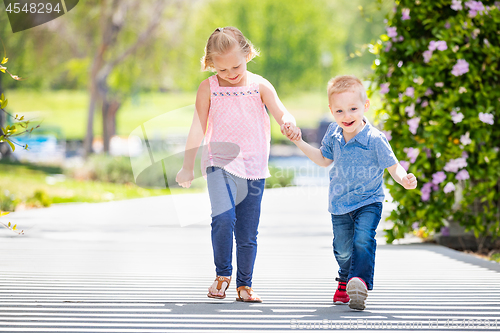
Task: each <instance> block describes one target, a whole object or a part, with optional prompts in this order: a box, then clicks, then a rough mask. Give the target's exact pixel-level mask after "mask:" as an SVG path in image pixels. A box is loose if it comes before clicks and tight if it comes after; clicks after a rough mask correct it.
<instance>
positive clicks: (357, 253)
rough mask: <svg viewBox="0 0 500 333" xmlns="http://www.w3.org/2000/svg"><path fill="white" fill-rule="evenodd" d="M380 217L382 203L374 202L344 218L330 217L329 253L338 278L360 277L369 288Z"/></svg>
mask: <svg viewBox="0 0 500 333" xmlns="http://www.w3.org/2000/svg"><path fill="white" fill-rule="evenodd" d="M381 215H382V203H381V202H375V203H372V204H369V205H366V206H363V207H360V208H358V209H356V210H354V211H352V212H350V213H347V214H344V215H332V225H333V253H334V254H335V259H337V263H338V264H339V267H340V268H339V279H340V280H341V281H349V280H350V279H351V278H353V277H360V278H362V279H363V280H364V281H365V283H366V285H367V287H368V290H372V289H373V271H374V268H375V249H376V247H377V243H376V241H375V230H376V229H377V226H378V223H379V222H380V217H381Z"/></svg>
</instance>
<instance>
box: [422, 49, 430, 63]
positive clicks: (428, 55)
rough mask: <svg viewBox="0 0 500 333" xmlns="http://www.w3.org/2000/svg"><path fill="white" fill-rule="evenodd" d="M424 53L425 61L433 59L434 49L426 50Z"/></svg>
mask: <svg viewBox="0 0 500 333" xmlns="http://www.w3.org/2000/svg"><path fill="white" fill-rule="evenodd" d="M422 55H423V56H424V62H425V63H428V62H429V61H431V57H432V51H430V50H427V51H424V53H422Z"/></svg>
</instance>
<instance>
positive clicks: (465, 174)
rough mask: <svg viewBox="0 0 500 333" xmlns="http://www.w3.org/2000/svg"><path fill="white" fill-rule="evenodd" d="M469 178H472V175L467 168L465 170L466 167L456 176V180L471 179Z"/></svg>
mask: <svg viewBox="0 0 500 333" xmlns="http://www.w3.org/2000/svg"><path fill="white" fill-rule="evenodd" d="M469 178H470V175H469V173H468V172H467V170H465V169H462V170H460V171H459V172H458V173H457V175H456V176H455V179H456V180H466V179H469Z"/></svg>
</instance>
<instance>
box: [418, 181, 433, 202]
mask: <svg viewBox="0 0 500 333" xmlns="http://www.w3.org/2000/svg"><path fill="white" fill-rule="evenodd" d="M421 192H422V195H421V196H420V197H421V199H422V201H428V200H429V198H430V197H431V192H432V183H425V184H424V186H422V190H421Z"/></svg>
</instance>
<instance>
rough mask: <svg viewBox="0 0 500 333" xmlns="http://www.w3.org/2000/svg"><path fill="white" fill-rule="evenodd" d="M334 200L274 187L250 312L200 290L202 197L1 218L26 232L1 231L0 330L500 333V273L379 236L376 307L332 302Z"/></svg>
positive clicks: (206, 265)
mask: <svg viewBox="0 0 500 333" xmlns="http://www.w3.org/2000/svg"><path fill="white" fill-rule="evenodd" d="M325 195H326V189H325V188H321V187H320V188H316V187H309V188H304V187H297V188H287V189H276V190H266V193H265V195H264V204H263V216H262V220H261V227H260V234H259V254H258V257H257V263H256V266H255V272H254V288H255V289H256V291H257V292H258V293H259V294H260V295H261V296H262V297H263V298H264V300H265V303H262V304H253V305H252V304H242V303H239V302H235V301H234V299H235V297H236V292H235V290H234V286H231V287H230V289H229V290H228V292H227V294H228V297H227V298H226V299H225V300H222V301H214V300H212V299H209V298H207V297H206V296H205V294H206V289H207V287H208V285H209V284H210V283H211V281H212V280H213V277H214V268H213V264H212V253H211V245H210V226H209V220H208V219H205V220H203V219H202V220H200V221H198V223H196V224H192V221H195V220H196V219H200V216H203V214H202V213H203V209H204V208H203V207H202V206H203V205H204V203H203V199H202V197H203V194H200V195H183V196H177V197H176V198H175V200H174V198H169V197H156V198H149V199H137V200H129V201H121V202H110V203H105V204H81V205H60V206H54V207H51V208H48V209H41V210H36V211H26V212H18V213H15V214H11V215H9V216H7V217H6V218H4V221H11V222H13V223H17V224H18V225H19V227H20V228H24V229H25V230H26V235H25V236H22V237H17V236H13V235H12V234H10V233H9V232H8V231H7V230H2V231H1V232H0V251H1V253H2V256H1V257H0V267H1V271H2V273H0V332H201V331H211V332H240V331H247V332H253V331H257V330H259V331H264V332H265V331H277V330H279V331H288V330H290V331H291V330H293V331H295V330H297V329H302V330H313V329H316V330H328V329H330V330H339V329H340V330H345V331H352V330H356V331H359V332H362V331H367V332H368V331H370V332H371V331H375V330H387V329H396V330H399V331H405V330H410V329H416V330H425V331H443V330H446V331H447V332H452V331H461V330H464V329H465V330H468V331H499V330H500V265H498V264H496V263H490V262H487V261H484V260H482V259H478V258H475V257H472V256H469V255H465V254H462V253H458V252H456V251H452V250H449V249H447V248H443V247H440V246H434V245H426V244H409V245H408V244H402V245H385V244H384V242H383V238H381V237H380V236H381V234H382V232H381V230H380V231H379V236H378V242H379V247H378V252H377V262H376V273H375V276H376V277H375V289H374V290H373V291H372V292H370V294H369V298H368V301H367V309H366V310H365V311H363V312H354V311H351V310H349V308H348V307H347V306H340V305H333V304H332V302H331V300H332V295H333V293H334V290H335V287H336V285H335V282H334V278H335V276H336V270H337V267H336V264H335V260H334V257H333V254H332V249H331V242H332V232H331V224H330V220H329V215H328V213H327V212H326V208H325V207H326V196H325ZM391 207H392V206H391V204H390V203H388V204H387V205H386V206H385V214H387V213H388V210H390V209H391ZM173 209H174V210H176V211H177V212H179V211H181V212H182V213H181V214H174V212H173ZM183 214H184V215H183ZM185 214H187V215H189V214H191V215H193V216H194V218H193V220H192V221H191V222H190V223H184V225H185V226H183V227H181V226H180V224H182V221H180V220H179V218H177V217H175V216H180V215H182V216H184V217H185ZM382 227H383V226H382ZM382 227H381V228H382Z"/></svg>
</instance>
